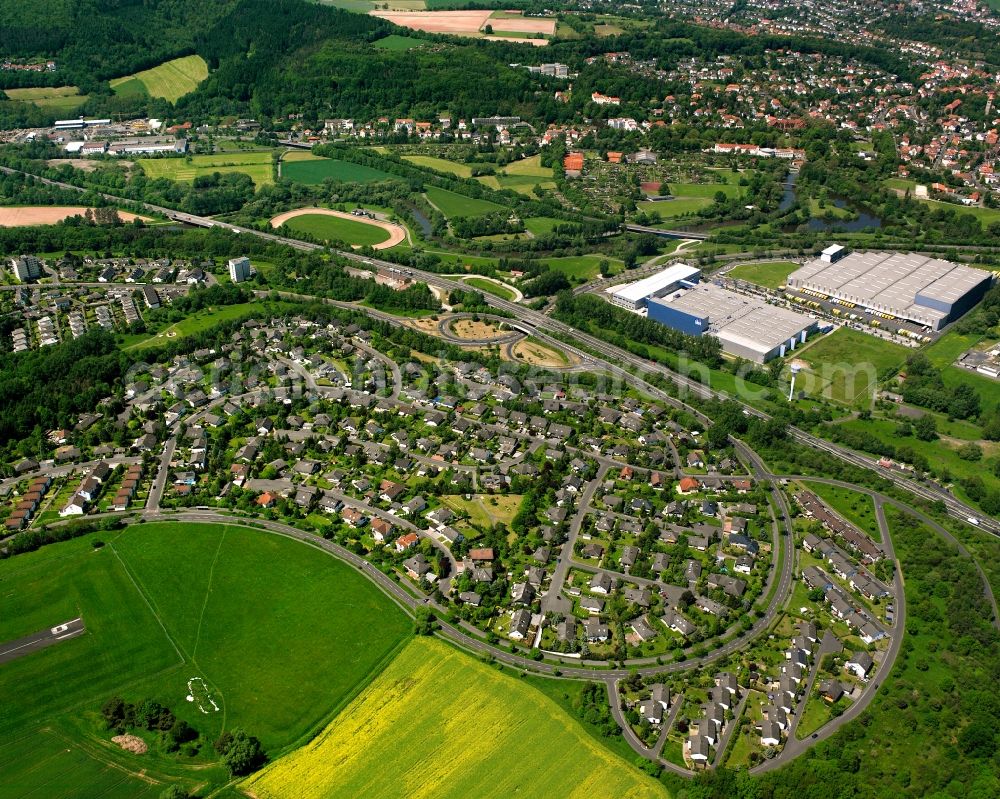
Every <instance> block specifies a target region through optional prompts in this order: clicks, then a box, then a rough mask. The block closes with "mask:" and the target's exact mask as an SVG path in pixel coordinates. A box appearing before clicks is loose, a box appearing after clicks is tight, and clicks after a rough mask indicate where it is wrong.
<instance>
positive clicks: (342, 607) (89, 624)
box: [0, 523, 410, 797]
mask: <svg viewBox="0 0 1000 799" xmlns="http://www.w3.org/2000/svg"><path fill="white" fill-rule="evenodd" d="M96 537H97V536H95V535H91V536H87V537H85V538H81V539H77V540H75V541H71V542H68V543H64V544H55V545H51V546H48V547H45V548H44V549H41V550H39V551H37V552H34V553H31V554H28V555H20V556H17V557H16V558H12V559H10V560H6V561H3V562H0V640H2V641H7V640H11V639H13V638H17V637H20V636H23V635H26V634H29V633H33V632H35V631H37V630H40V629H44V628H46V627H49V626H52V625H54V624H58V623H60V622H63V621H66V620H68V619H72V618H76V617H78V616H79V617H82V619H83V621H84V624H85V625H86V630H87V632H86V634H85V635H83V636H81V637H79V638H75V639H72V640H69V641H65V642H62V643H59V644H57V645H55V646H52V647H50V648H48V649H44V650H42V651H40V652H36V653H33V654H31V655H28V656H26V657H23V658H20V659H18V660H14V661H10V662H8V663H5V664H4V666H3V667H2V668H0V695H2V696H3V697H4V700H3V713H0V763H2V762H3V759H4V752H11V751H15V749H16V747H15V746H14V745H15V742H17V741H20V740H21V739H22V738H25V737H27V736H29V735H32V734H34V733H35V732H36V731H39V730H47V729H49V728H50V727H54V728H57V729H59V730H60V731H62V733H61V734H64V735H66V734H68V735H70V743H73V741H74V740H77V739H79V741H80V742H81V744H82V745H85V748H86V749H87V751H89V752H90V753H91V755H92V756H93V757H94V758H96V759H97V760H98V761H100V762H102V763H104V764H105V765H106V764H122V763H124V764H125V767H126V768H130V769H131V770H137V768H136V767H135V765H134V760H132V761H130V760H129V758H130V757H131V756H129V755H126V754H124V753H122V752H120V751H118V750H116V749H114V748H109V747H108V745H107V740H106V734H104V733H102V732H101V731H100V729H99V727H98V725H96V724H94V723H93V722H92V721H90V718H91V715H90V714H91V713H92V712H93V711H95V710H96V709H97V708H99V707H100V705H101V704H102V703H103V702H104V701H105V700H106V699H107V698H108V697H110V696H112V695H115V694H120V695H121V696H123V697H124V698H125V699H126V700H129V701H137V700H140V699H143V698H147V697H148V698H154V699H156V700H158V701H160V702H161V703H163V704H164V705H166V706H167V707H169V708H170V709H171V710H173V712H174V713H175V714H176V715H177V716H178V717H179V718H181V719H184V720H185V721H187V722H188V723H190V724H191V725H192V726H194V727H195V728H197V729H198V730H199V731H200V732H201V735H202V739H203V740H204V741H207V742H209V743H210V742H211V741H214V740H215V738H216V737H217V736H218V735H219V734H220V733H221V731H222V730H223V729H224V728H225V729H231V728H233V727H235V726H242V727H244V728H246V729H247V730H249V731H250V732H251V733H252V734H254V735H257V736H258V737H259V738H260V739H261V740H262V741H263V742H264V745H265V748H267V749H268V750H269V751H271V752H272V754H273V753H278V752H280V751H281V750H282V749H283V748H285V747H288V746H290V745H292V744H295V743H297V742H298V741H300V740H301V739H302V738H303V737H305V736H306V735H307V734H309V733H310V731H312V730H314V729H316V727H317V726H318V725H322V724H324V723H325V722H326V720H327V719H328V718H329V716H330V715H331V713H332V712H334V711H335V710H336V709H337V707H338V704H339V703H341V702H342V701H344V700H345V699H346V698H347V697H349V696H350V695H351V694H352V693H353V692H354V691H355V690H357V688H358V686H359V685H361V684H363V683H364V682H365V681H366V680H367V679H368V676H369V675H370V674H371V673H372V671H373V670H374V669H377V668H378V666H379V664H380V663H382V662H383V661H384V660H386V659H387V658H388V657H389V656H390V655H391V654H392V653H393V652H394V651H395V650H396V648H397V647H398V645H399V644H400V642H401V640H402V639H403V638H404V637H405V636H406V634H407V633H408V631H409V629H410V623H409V621H408V619H407V617H406V616H405V615H404V614H403V613H402V611H400V610H398V609H397V607H396V606H395V605H394V604H393V603H392V602H391V601H390V600H389V599H388V598H386V597H385V596H384V595H383V594H382V593H381V592H379V591H378V590H377V589H376V588H375V587H374V586H373V585H372V584H371V583H370V582H368V581H367V580H366V579H365V578H364V577H362V576H361V575H359V574H357V573H356V572H355V571H354V570H352V569H351V568H349V567H348V566H346V565H345V564H343V563H342V562H340V561H337V560H335V559H333V558H331V557H330V556H328V555H326V554H325V553H323V552H321V551H319V550H317V549H313V548H312V547H309V546H306V545H304V544H301V543H299V542H295V541H291V540H289V539H286V538H282V537H279V536H274V535H270V534H268V533H265V532H262V531H259V530H250V529H248V528H243V527H236V526H224V525H213V524H179V523H155V524H143V525H133V526H131V527H129V528H127V529H126V530H125V531H123V532H121V533H107V534H101V538H102V539H103V540H104V541H106V542H107V544H106V545H105V546H104V547H102V548H100V549H97V550H95V549H93V548H92V546H91V541H92V540H93V539H94V538H96ZM376 622H377V623H376ZM194 678H198V679H199V680H203V681H204V683H203V686H204V688H203V690H202V691H200V692H196V693H198V698H197V699H196V700H195V701H185V696H186V695H189V693H190V692H191V689H190V688H189V686H188V684H189V681H191V680H192V679H194ZM207 698H211V699H212V700H214V702H215V703H216V705H217V706H218V708H219V709H218V711H215V710H214V709H212V707H211V705H210V704H209V703H208V702H207ZM67 731H68V732H67ZM74 733H75V735H74ZM45 749H46V747H45V746H42V747H41V748H40V752H39V755H38V758H39V759H40V758H43V757H44V751H45ZM158 758H159V763H158ZM39 759H32V757H31V756H25V755H21V756H20V757H19V758H18V759H17V773H27V772H28V771H30V770H31V769H32V768H34V767H35V766H36V765H37V764H38V763H39V762H40V760H39ZM207 760H208V761H209V762H211V761H213V760H214V755H209V756H208V757H207ZM205 761H206V758H205V757H204V756H201V755H199V756H198V757H196V758H194V762H193V763H192V767H197V766H199V764H201V767H202V769H203V765H204V763H205ZM160 766H163V767H164V768H166V769H167V771H168V772H169V773H174V772H175V771H176V768H178V767H179V766H178V764H177V763H176V761H174V760H173V759H170V758H163V757H161V756H159V755H157V754H155V752H154V751H152V750H151V752H150V754H149V755H147V756H145V758H144V760H143V763H142V767H143V768H145V769H148V771H149V774H150V776H151V777H153V778H156V776H157V774H158V773H159V772H158V771H157V769H158V768H159V767H160ZM100 770H101V769H99V768H97V767H96V766H94V767H93V768H92V769H91V770H90V771H88V770H87V769H84V770H83V771H82V772H80V773H78V774H74V772H73V771H72V770H70V771H69V772H68V773H67V774H66V775H64V779H66V780H69V782H68V783H66V784H60V783H59V782H58V781H56V783H54V784H53V785H51V786H48V788H47V792H46V794H45V795H46V796H49V795H51V796H61V795H67V796H74V797H82V796H97V795H100V794H98V793H92V792H90V791H89V790H87V788H88V786H86V785H83V784H81V783H80V782H79V781H78V780H79V778H80V774H87V773H96V772H97V771H100ZM185 773H186V772H185ZM190 776H191V779H192V780H199V779H203V777H202V776H201V772H199V771H198V769H197V768H195V770H194V771H193V772H191V774H190ZM6 781H7V778H6V770H5V778H4V780H0V783H6ZM36 787H37V786H36ZM71 789H72V790H71ZM161 790H162V787H161ZM0 795H3V796H6V794H5V793H3V790H2V789H0ZM36 795H37V793H36ZM111 795H114V794H111ZM122 795H131V794H122Z"/></svg>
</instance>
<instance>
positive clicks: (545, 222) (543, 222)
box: [524, 216, 564, 236]
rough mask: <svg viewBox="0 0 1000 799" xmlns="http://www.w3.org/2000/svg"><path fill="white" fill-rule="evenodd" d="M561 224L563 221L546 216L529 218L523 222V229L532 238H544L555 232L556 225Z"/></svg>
mask: <svg viewBox="0 0 1000 799" xmlns="http://www.w3.org/2000/svg"><path fill="white" fill-rule="evenodd" d="M561 224H564V222H563V220H561V219H552V218H551V217H547V216H529V217H528V218H527V219H525V220H524V227H525V229H526V230H527V231H528V232H529V233H531V234H532V235H533V236H544V235H546V234H547V233H551V232H552V231H553V230H555V228H556V225H561Z"/></svg>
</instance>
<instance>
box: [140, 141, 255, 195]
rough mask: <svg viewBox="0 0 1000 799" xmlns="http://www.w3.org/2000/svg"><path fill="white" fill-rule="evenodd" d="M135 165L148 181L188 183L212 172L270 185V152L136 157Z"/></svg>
mask: <svg viewBox="0 0 1000 799" xmlns="http://www.w3.org/2000/svg"><path fill="white" fill-rule="evenodd" d="M138 164H139V166H140V167H142V171H143V172H145V173H146V175H147V176H148V177H149V178H150V179H151V180H155V179H156V178H167V179H169V180H175V181H178V182H180V183H190V182H191V181H193V180H194V179H195V178H196V177H198V176H199V175H211V174H212V173H213V172H221V173H227V172H242V173H243V174H245V175H249V176H250V178H251V180H253V182H254V184H255V185H256V186H257V187H258V188H259V187H260V186H268V185H270V184H271V183H273V182H274V179H273V176H272V171H271V151H270V150H257V151H251V152H233V153H214V154H206V155H189V156H187V157H185V158H140V159H139V161H138Z"/></svg>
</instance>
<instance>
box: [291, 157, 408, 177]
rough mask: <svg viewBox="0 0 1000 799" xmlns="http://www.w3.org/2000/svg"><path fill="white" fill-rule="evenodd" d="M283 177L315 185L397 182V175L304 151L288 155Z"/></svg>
mask: <svg viewBox="0 0 1000 799" xmlns="http://www.w3.org/2000/svg"><path fill="white" fill-rule="evenodd" d="M281 176H282V177H283V178H288V179H289V180H292V181H295V182H296V183H305V184H307V185H314V184H317V183H322V182H323V181H324V180H338V181H342V182H344V183H373V182H375V181H378V180H397V179H398V178H396V177H395V175H390V174H389V173H388V172H383V171H382V170H381V169H373V168H372V167H370V166H363V165H362V164H352V163H351V162H350V161H339V160H337V159H335V158H320V157H319V156H315V155H312V153H307V152H304V151H293V152H291V153H288V154H287V155H286V156H285V157H284V159H283V160H282V162H281Z"/></svg>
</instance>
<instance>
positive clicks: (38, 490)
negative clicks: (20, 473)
mask: <svg viewBox="0 0 1000 799" xmlns="http://www.w3.org/2000/svg"><path fill="white" fill-rule="evenodd" d="M51 485H52V478H51V477H49V476H48V475H40V476H38V477H36V478H34V479H33V480H32V481H31V483H29V485H28V490H27V491H25V492H24V494H23V495H22V496H21V498H20V499H19V500H18V501H17V504H16V505H15V506H14V510H13V512H12V513H11V514H10V516H8V517H7V518H6V519H5V520H4V528H5V529H6V531H7V532H8V533H16V532H18V531H19V530H23V529H24V528H25V527H26V526H27V525H28V523H29V522H30V521H31V519H32V518H33V517H34V515H35V513H36V512H37V511H38V507H39V505H41V502H42V498H43V497H44V496H45V494H46V492H47V491H48V490H49V486H51Z"/></svg>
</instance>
